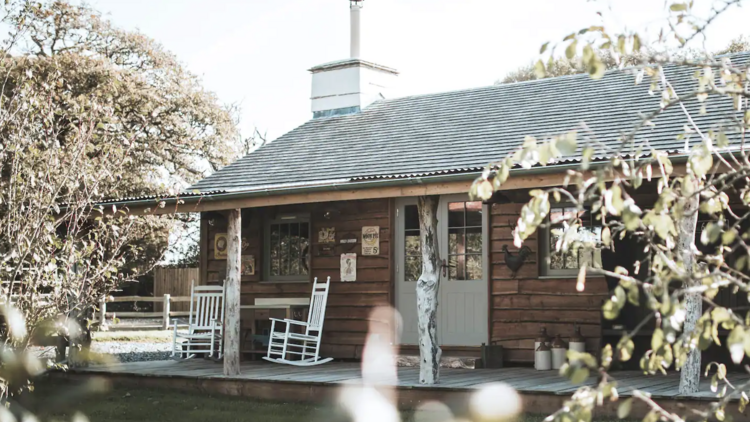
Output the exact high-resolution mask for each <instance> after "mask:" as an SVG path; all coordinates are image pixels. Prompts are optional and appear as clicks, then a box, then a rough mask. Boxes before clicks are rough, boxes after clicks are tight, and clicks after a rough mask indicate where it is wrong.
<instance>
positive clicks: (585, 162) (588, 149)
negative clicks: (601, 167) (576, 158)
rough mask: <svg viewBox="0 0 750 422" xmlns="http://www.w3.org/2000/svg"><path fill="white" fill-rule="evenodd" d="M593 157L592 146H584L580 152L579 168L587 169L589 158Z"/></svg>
mask: <svg viewBox="0 0 750 422" xmlns="http://www.w3.org/2000/svg"><path fill="white" fill-rule="evenodd" d="M593 157H594V148H591V147H586V148H584V149H583V152H582V154H581V158H582V160H581V169H582V170H588V169H589V164H590V163H591V159H592V158H593Z"/></svg>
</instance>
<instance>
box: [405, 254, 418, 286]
mask: <svg viewBox="0 0 750 422" xmlns="http://www.w3.org/2000/svg"><path fill="white" fill-rule="evenodd" d="M421 274H422V257H421V256H407V257H406V258H404V280H405V281H417V280H418V279H419V276H420V275H421Z"/></svg>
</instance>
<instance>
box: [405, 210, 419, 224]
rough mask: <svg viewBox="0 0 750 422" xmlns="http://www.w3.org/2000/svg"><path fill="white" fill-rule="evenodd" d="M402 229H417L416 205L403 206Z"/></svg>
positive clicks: (417, 212)
mask: <svg viewBox="0 0 750 422" xmlns="http://www.w3.org/2000/svg"><path fill="white" fill-rule="evenodd" d="M404 229H406V230H419V210H418V209H417V206H416V205H407V206H405V207H404Z"/></svg>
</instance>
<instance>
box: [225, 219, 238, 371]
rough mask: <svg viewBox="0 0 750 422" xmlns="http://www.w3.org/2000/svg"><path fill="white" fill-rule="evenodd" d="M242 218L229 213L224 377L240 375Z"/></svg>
mask: <svg viewBox="0 0 750 422" xmlns="http://www.w3.org/2000/svg"><path fill="white" fill-rule="evenodd" d="M241 231H242V217H241V213H240V210H239V209H233V210H230V211H229V227H228V229H227V241H228V242H229V245H227V278H226V280H224V286H225V289H226V299H225V300H226V304H225V306H226V313H225V321H224V375H227V376H230V375H239V374H240V262H241V260H240V253H241V251H242V247H241V246H242V245H240V242H241V240H240V239H242V233H241Z"/></svg>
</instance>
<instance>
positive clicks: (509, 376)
mask: <svg viewBox="0 0 750 422" xmlns="http://www.w3.org/2000/svg"><path fill="white" fill-rule="evenodd" d="M613 375H614V377H615V378H616V380H617V383H618V385H617V388H618V392H619V394H620V396H621V397H628V396H631V395H632V392H633V391H634V390H637V389H638V390H645V391H648V392H650V393H651V394H652V397H653V398H655V399H659V400H658V401H659V403H660V405H662V406H664V407H665V408H668V409H672V410H678V409H680V408H682V407H683V406H695V407H697V408H702V407H703V406H706V405H707V404H708V403H709V399H711V398H715V397H716V393H713V392H711V388H710V380H709V379H704V380H702V381H701V389H700V392H699V393H697V394H694V395H690V396H679V395H678V390H677V387H678V384H679V374H678V373H676V372H671V373H669V374H668V375H666V376H664V375H657V376H646V375H643V373H641V372H640V371H617V372H614V374H613ZM55 376H60V377H66V378H73V379H82V378H84V379H85V378H91V377H98V376H99V377H104V378H105V379H107V380H109V381H110V382H112V383H118V384H124V385H130V386H133V387H159V388H169V389H178V390H183V391H193V392H196V391H197V392H206V393H214V394H215V393H218V394H227V395H234V396H242V397H247V398H253V399H261V400H276V401H279V400H283V401H285V402H302V403H310V404H316V403H331V402H335V400H336V398H337V397H338V394H339V392H340V391H341V389H342V388H344V387H347V386H354V387H356V386H357V385H360V384H361V379H362V378H361V365H360V364H359V363H356V362H333V363H329V364H326V365H324V366H322V367H320V366H319V367H308V368H305V367H293V366H286V365H275V364H270V363H267V362H242V364H241V371H240V375H234V376H225V375H223V373H222V366H221V364H218V363H216V362H213V361H210V360H204V359H192V360H187V361H152V362H132V363H119V364H112V365H96V366H91V367H88V368H79V369H72V370H71V371H70V372H66V373H55ZM731 380H732V381H733V382H734V383H735V385H737V384H742V383H744V382H746V381H748V380H750V376H748V375H746V374H733V375H732V378H731ZM596 381H597V380H596V379H595V378H593V377H592V378H589V379H588V380H587V381H586V382H585V383H584V384H585V385H593V384H594V383H596ZM496 382H503V383H506V384H509V385H510V386H512V387H513V388H514V389H516V390H517V391H518V392H519V394H520V395H521V398H522V400H523V406H524V412H529V413H551V412H554V411H555V410H557V409H559V408H560V407H561V406H562V405H563V403H564V401H565V400H566V399H568V398H569V397H570V396H571V394H572V393H573V392H574V391H575V390H576V389H578V388H579V387H580V385H573V384H571V382H570V381H569V380H567V379H565V378H563V377H561V376H559V375H558V374H557V372H556V371H536V370H534V369H533V368H528V367H515V368H501V369H475V370H470V369H450V368H443V369H441V376H440V383H439V384H436V385H430V386H426V385H421V384H419V368H416V367H399V368H398V382H397V384H395V385H393V387H395V389H396V393H397V400H398V405H399V406H400V407H401V408H415V407H417V406H419V405H420V404H422V403H425V402H428V401H435V400H438V401H441V402H444V403H446V404H448V405H449V406H451V407H453V408H456V409H459V410H460V409H461V408H462V407H465V406H466V405H467V404H468V402H469V399H470V397H471V396H472V394H474V393H475V392H477V391H478V390H479V389H480V388H481V387H482V386H483V385H486V384H488V383H496ZM735 400H736V399H735ZM638 406H639V405H638V404H636V405H634V412H638V413H640V412H639V410H641V411H645V407H644V408H642V409H638ZM736 409H737V407H736V406H735V405H732V406H729V408H728V410H731V411H732V412H736ZM616 410H617V407H616V403H615V404H613V405H611V406H605V407H604V408H603V411H604V412H605V413H606V414H609V415H614V414H616ZM633 416H635V413H633Z"/></svg>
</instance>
